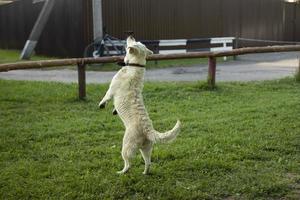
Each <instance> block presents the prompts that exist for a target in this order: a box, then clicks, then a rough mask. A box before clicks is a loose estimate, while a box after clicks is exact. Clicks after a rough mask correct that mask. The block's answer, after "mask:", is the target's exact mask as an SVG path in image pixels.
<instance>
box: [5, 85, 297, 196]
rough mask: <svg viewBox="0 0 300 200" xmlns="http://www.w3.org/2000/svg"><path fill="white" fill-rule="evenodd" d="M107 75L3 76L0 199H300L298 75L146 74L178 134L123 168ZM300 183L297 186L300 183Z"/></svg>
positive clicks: (154, 102)
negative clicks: (159, 78) (94, 79)
mask: <svg viewBox="0 0 300 200" xmlns="http://www.w3.org/2000/svg"><path fill="white" fill-rule="evenodd" d="M107 87H108V86H107V85H88V88H87V91H88V99H87V100H86V101H79V100H77V99H76V98H77V85H76V84H62V83H42V82H24V81H4V80H0V91H1V92H0V122H1V123H0V199H279V198H281V197H285V198H286V199H299V194H300V192H299V183H300V167H299V166H300V121H299V119H300V103H299V102H300V84H299V83H297V82H295V81H294V79H283V80H279V81H266V82H252V83H222V84H221V83H220V84H219V85H218V88H217V89H216V90H214V91H207V90H205V89H204V87H202V84H201V83H146V85H145V90H144V98H145V103H146V106H147V108H148V111H149V113H150V116H151V118H152V120H153V123H154V127H155V128H156V129H157V130H159V131H164V130H168V129H170V128H171V127H173V125H174V124H175V122H176V119H177V118H179V119H181V121H182V124H183V128H182V132H181V133H180V135H179V136H178V138H177V139H176V140H175V141H174V142H173V143H171V144H159V145H156V146H155V148H154V152H153V156H152V160H153V165H152V170H151V175H147V176H144V175H142V171H143V167H144V165H143V161H142V158H141V156H140V155H138V156H136V158H135V159H134V161H133V168H132V169H131V171H130V172H129V173H128V174H126V175H123V176H120V175H117V174H116V171H118V170H120V169H121V168H122V167H123V161H122V158H121V155H120V151H121V142H122V136H123V132H124V128H123V126H122V123H121V121H120V119H119V118H118V117H117V116H113V115H112V114H111V110H112V106H111V104H110V105H109V106H108V109H106V110H103V111H102V110H101V111H100V110H98V108H97V104H98V101H99V99H100V97H101V96H103V95H104V92H105V90H106V89H107ZM297 188H298V189H297Z"/></svg>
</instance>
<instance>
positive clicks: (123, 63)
mask: <svg viewBox="0 0 300 200" xmlns="http://www.w3.org/2000/svg"><path fill="white" fill-rule="evenodd" d="M117 64H118V65H119V66H122V67H125V66H134V67H145V65H140V64H137V63H125V62H118V63H117Z"/></svg>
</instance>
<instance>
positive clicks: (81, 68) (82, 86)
mask: <svg viewBox="0 0 300 200" xmlns="http://www.w3.org/2000/svg"><path fill="white" fill-rule="evenodd" d="M77 70H78V96H79V99H81V100H84V99H85V97H86V81H85V64H84V63H78V64H77Z"/></svg>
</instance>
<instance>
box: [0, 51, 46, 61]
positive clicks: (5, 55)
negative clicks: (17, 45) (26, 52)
mask: <svg viewBox="0 0 300 200" xmlns="http://www.w3.org/2000/svg"><path fill="white" fill-rule="evenodd" d="M20 55H21V51H19V50H8V49H0V64H3V63H11V62H20V61H22V60H20ZM47 59H51V58H49V57H46V56H38V55H34V56H32V58H31V60H47Z"/></svg>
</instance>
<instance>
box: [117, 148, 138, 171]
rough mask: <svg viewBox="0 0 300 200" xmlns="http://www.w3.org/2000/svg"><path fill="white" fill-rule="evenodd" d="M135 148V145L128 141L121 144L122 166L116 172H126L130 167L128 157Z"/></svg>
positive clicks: (132, 153) (133, 152)
mask: <svg viewBox="0 0 300 200" xmlns="http://www.w3.org/2000/svg"><path fill="white" fill-rule="evenodd" d="M136 150H137V148H136V146H133V145H130V144H129V143H126V144H123V147H122V158H123V160H124V168H123V169H122V170H121V171H118V174H124V173H126V172H127V171H128V170H129V168H130V159H131V158H132V157H133V155H134V154H135V152H136Z"/></svg>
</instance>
